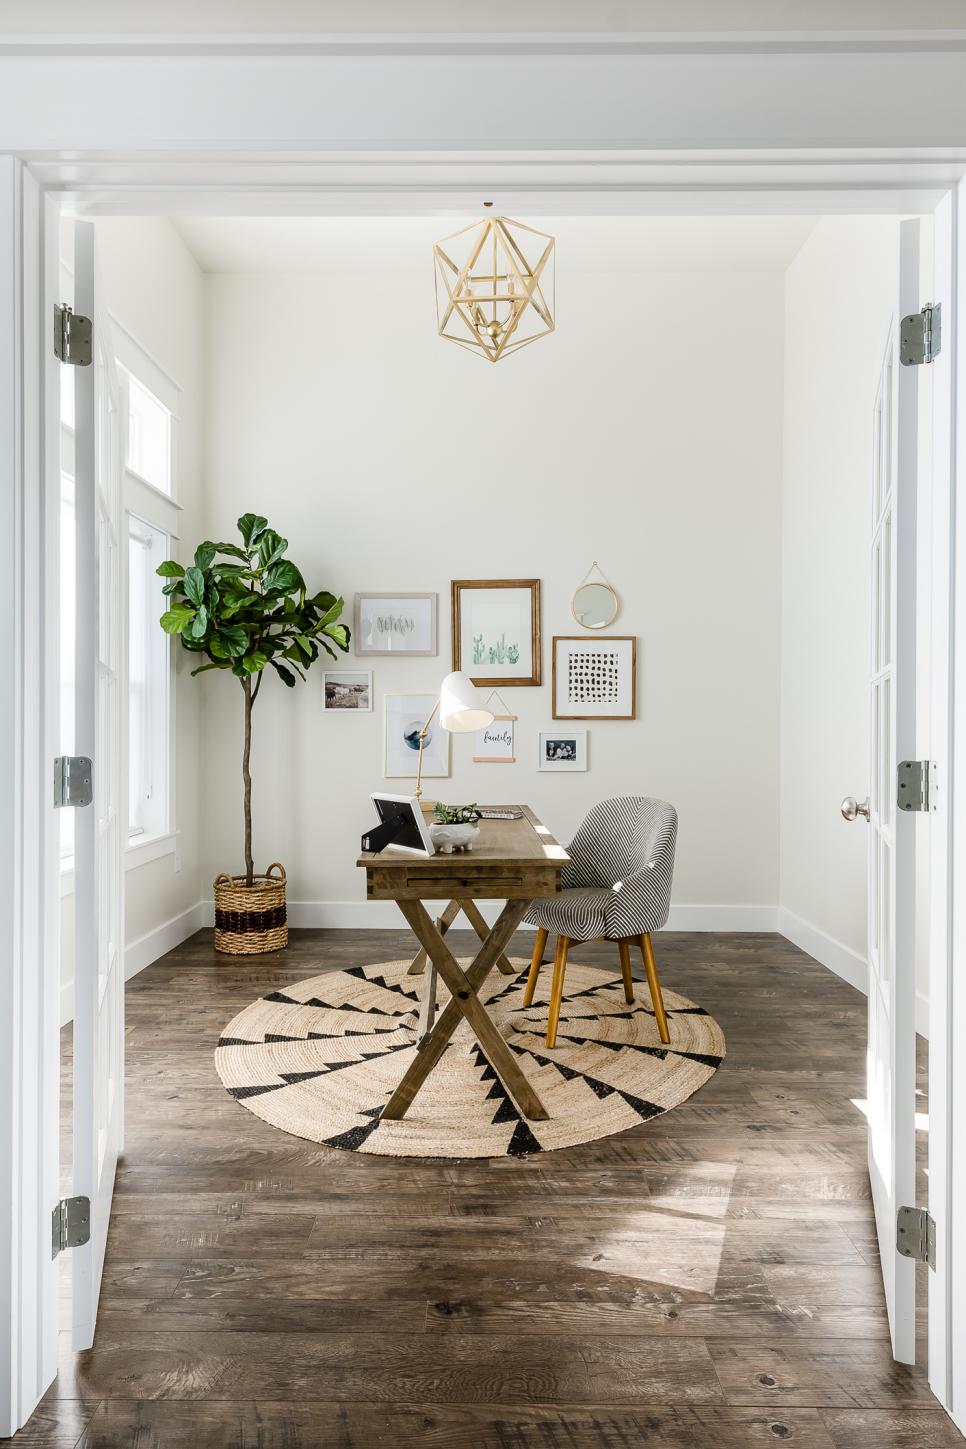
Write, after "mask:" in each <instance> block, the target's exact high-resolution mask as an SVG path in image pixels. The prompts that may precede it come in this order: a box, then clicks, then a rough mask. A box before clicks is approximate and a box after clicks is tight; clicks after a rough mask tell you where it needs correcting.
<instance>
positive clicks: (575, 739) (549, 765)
mask: <svg viewBox="0 0 966 1449" xmlns="http://www.w3.org/2000/svg"><path fill="white" fill-rule="evenodd" d="M539 740H540V754H539V758H538V762H537V763H538V765H539V768H540V769H541V770H550V771H555V772H559V773H561V774H562V773H567V774H574V773H576V772H579V771H582V770H586V769H587V731H586V730H568V729H559V730H541V731H540V735H539Z"/></svg>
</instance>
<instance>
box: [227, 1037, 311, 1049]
mask: <svg viewBox="0 0 966 1449" xmlns="http://www.w3.org/2000/svg"><path fill="white" fill-rule="evenodd" d="M292 1040H293V1041H299V1040H301V1038H299V1037H293V1038H292ZM218 1045H219V1046H220V1047H225V1046H261V1045H262V1043H261V1042H258V1041H247V1040H246V1039H245V1037H241V1036H222V1037H219V1038H218Z"/></svg>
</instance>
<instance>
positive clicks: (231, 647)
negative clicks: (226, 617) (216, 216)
mask: <svg viewBox="0 0 966 1449" xmlns="http://www.w3.org/2000/svg"><path fill="white" fill-rule="evenodd" d="M217 638H218V639H219V641H220V642H221V644H222V645H223V646H224V648H225V650H226V651H227V653H228V654H229V655H230V656H231V658H232V659H237V658H238V657H239V656H240V655H242V654H244V653H245V650H246V649H247V648H248V634H247V633H246V631H245V630H244V629H240V628H239V627H238V626H237V625H235V624H222V625H221V627H220V629H219V630H218V634H217Z"/></svg>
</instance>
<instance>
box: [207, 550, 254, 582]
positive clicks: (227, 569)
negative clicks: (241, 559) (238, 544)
mask: <svg viewBox="0 0 966 1449" xmlns="http://www.w3.org/2000/svg"><path fill="white" fill-rule="evenodd" d="M239 552H240V550H239ZM211 572H212V573H213V574H214V575H215V577H216V578H219V579H253V578H255V577H256V572H255V570H254V569H250V568H248V567H246V565H245V564H226V563H213V564H212V566H211Z"/></svg>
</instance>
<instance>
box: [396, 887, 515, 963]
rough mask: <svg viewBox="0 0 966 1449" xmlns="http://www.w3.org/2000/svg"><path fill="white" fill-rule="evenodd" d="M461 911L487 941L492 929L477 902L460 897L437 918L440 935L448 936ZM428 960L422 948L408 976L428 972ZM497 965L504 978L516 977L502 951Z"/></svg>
mask: <svg viewBox="0 0 966 1449" xmlns="http://www.w3.org/2000/svg"><path fill="white" fill-rule="evenodd" d="M460 911H462V912H463V915H464V916H465V917H466V919H467V920H468V921H469V923H470V925H471V926H472V927H473V930H474V931H475V932H476V934H477V935H478V936H479V938H480V940H481V941H485V940H486V938H487V936H488V935H489V933H490V928H489V926H488V925H487V924H486V921H485V920H484V919H483V913H482V912H481V910H480V908H479V907H478V906H477V904H476V902H475V901H471V900H467V899H466V898H465V897H460V898H459V899H457V900H453V901H450V903H449V905H448V906H447V907H446V909H445V910H444V912H443V914H442V915H441V916H437V918H436V925H437V926H438V927H439V934H440V935H441V936H445V935H446V932H447V931H448V930H449V928H450V926H451V925H452V924H453V922H454V921H455V920H456V917H457V916H458V915H459V913H460ZM427 960H428V957H427V955H426V948H425V947H424V946H421V947H420V949H419V950H418V951H417V952H416V954H415V956H414V957H413V960H412V965H411V966H410V968H409V970H408V971H407V972H406V975H407V976H419V975H420V974H421V973H422V972H423V971H425V970H426V962H427ZM496 964H497V967H498V968H499V970H500V971H502V972H503V975H504V976H514V975H515V974H516V973H515V971H514V969H513V967H512V966H511V965H510V962H509V961H508V960H507V958H506V956H505V955H504V954H503V952H502V951H501V952H500V955H499V956H498V958H497V963H496Z"/></svg>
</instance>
